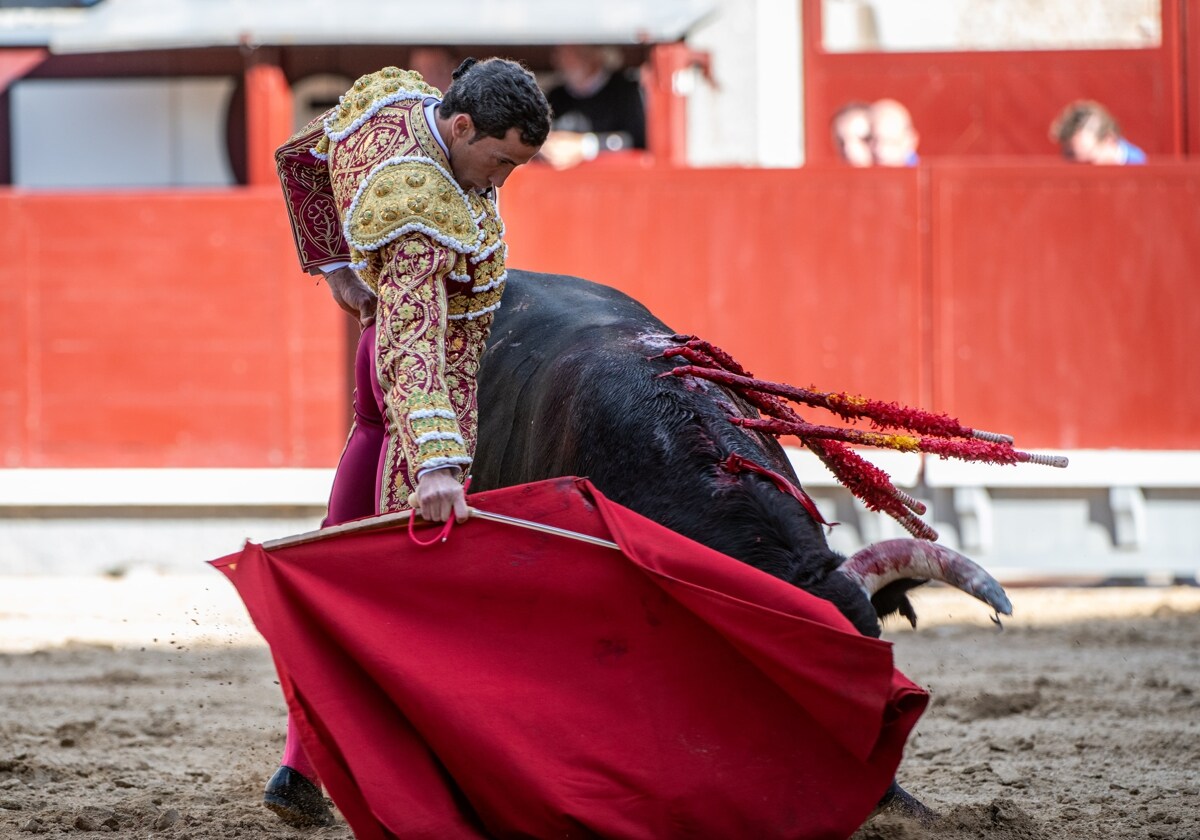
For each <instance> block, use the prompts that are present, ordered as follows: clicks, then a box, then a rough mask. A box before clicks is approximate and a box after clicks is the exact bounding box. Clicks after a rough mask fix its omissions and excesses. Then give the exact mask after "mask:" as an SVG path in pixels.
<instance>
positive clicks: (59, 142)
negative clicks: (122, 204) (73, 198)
mask: <svg viewBox="0 0 1200 840" xmlns="http://www.w3.org/2000/svg"><path fill="white" fill-rule="evenodd" d="M233 87H234V81H233V79H201V78H179V79H96V80H92V79H31V80H27V81H22V82H17V83H16V84H14V85H13V88H12V96H11V106H10V107H11V125H12V143H13V152H12V165H13V183H14V184H15V185H16V186H21V187H44V188H66V189H70V188H93V187H194V186H224V185H228V184H232V183H233V173H232V170H231V169H230V166H229V155H228V153H227V151H226V145H225V115H226V110H227V108H228V103H229V97H230V95H231V93H232V91H233Z"/></svg>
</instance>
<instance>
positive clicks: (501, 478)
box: [472, 270, 1011, 818]
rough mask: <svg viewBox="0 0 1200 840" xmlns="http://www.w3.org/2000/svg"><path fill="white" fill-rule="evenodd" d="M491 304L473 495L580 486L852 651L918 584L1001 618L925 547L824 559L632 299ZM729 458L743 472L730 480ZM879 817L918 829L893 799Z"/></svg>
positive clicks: (783, 467) (808, 517) (559, 294)
mask: <svg viewBox="0 0 1200 840" xmlns="http://www.w3.org/2000/svg"><path fill="white" fill-rule="evenodd" d="M503 303H504V305H503V307H502V308H501V309H500V310H499V312H498V313H497V316H496V320H495V322H494V324H493V326H492V331H491V337H490V340H489V342H488V346H487V349H486V351H485V352H484V354H483V357H482V359H481V364H480V371H479V438H478V444H477V450H476V456H475V460H474V463H473V466H472V487H473V489H476V490H487V489H493V488H497V487H504V486H511V485H515V484H522V483H526V482H532V481H539V480H542V479H547V478H553V477H558V476H569V475H577V476H586V477H587V478H588V479H590V480H591V481H592V483H593V484H594V485H595V486H596V487H597V488H598V489H599V490H600V492H602V493H603V494H604V495H605V496H607V497H608V498H610V499H612V500H613V501H615V502H618V503H620V504H622V505H624V506H626V507H628V508H630V509H632V510H634V511H636V512H637V513H639V514H641V515H643V516H645V517H647V518H649V519H651V520H654V521H655V522H658V523H659V524H661V525H664V526H666V527H667V528H670V529H672V530H674V531H676V532H678V533H680V534H682V535H684V536H686V537H689V538H690V539H692V540H695V541H696V542H699V543H702V544H703V545H706V546H708V547H710V548H712V549H715V550H717V551H719V552H721V553H723V554H726V555H728V556H730V557H733V558H736V559H738V560H740V561H742V562H744V563H748V564H749V565H751V566H753V567H755V568H758V569H760V570H762V571H764V572H767V573H769V574H771V575H774V576H775V577H778V578H781V579H782V580H785V581H787V582H788V583H791V584H793V585H795V586H798V587H800V588H802V589H804V590H806V591H807V592H809V593H811V594H813V595H815V596H817V597H820V598H823V599H826V600H828V601H830V602H831V603H833V604H834V605H835V606H836V607H837V608H838V609H839V610H840V611H841V612H842V614H843V615H845V616H846V618H847V619H849V621H850V622H851V623H852V624H853V625H854V626H855V627H856V628H857V629H858V630H859V632H861V633H863V634H864V635H867V636H872V637H879V636H880V634H881V619H882V618H884V617H886V616H889V615H892V614H894V613H900V614H902V615H904V616H906V617H908V618H909V620H910V621H913V622H914V623H915V618H916V617H915V613H914V611H913V609H912V605H911V604H910V603H909V601H908V597H907V592H908V591H909V590H911V589H912V588H913V587H915V586H918V585H920V584H922V583H924V582H926V581H927V580H929V579H931V578H936V579H940V580H944V581H946V582H948V583H951V584H952V585H955V586H957V587H959V588H962V589H964V590H965V591H967V592H969V593H970V594H972V595H974V596H975V597H978V598H980V599H981V600H983V601H985V602H987V603H988V604H989V605H991V606H992V607H993V608H994V609H996V610H997V611H998V612H1002V613H1005V614H1008V613H1010V612H1011V608H1010V606H1009V602H1008V599H1007V598H1006V596H1005V595H1004V592H1003V590H1002V589H1001V588H1000V586H999V584H998V583H997V582H996V581H995V580H994V579H992V578H991V577H990V576H989V575H987V574H986V573H985V572H983V570H982V569H980V568H979V567H978V566H976V565H975V564H974V563H972V562H971V561H970V560H968V559H967V558H965V557H963V556H962V555H959V554H957V553H955V552H953V551H951V550H950V549H947V548H945V547H943V546H939V545H936V544H934V543H931V542H929V541H927V540H916V539H913V540H890V541H887V542H886V543H881V544H878V545H875V546H870V547H868V548H866V549H864V550H863V551H861V552H859V553H858V554H855V555H854V556H853V557H851V558H849V559H847V558H846V557H843V556H842V555H840V554H838V553H837V552H835V551H833V550H831V549H830V548H829V546H828V544H827V543H826V540H825V535H824V532H823V530H822V523H821V522H820V521H818V520H819V514H816V511H815V508H812V507H811V505H807V506H806V505H805V504H804V503H803V501H804V498H805V497H804V496H803V495H802V494H797V493H787V492H780V486H779V482H778V481H777V480H773V477H774V478H776V479H777V478H778V477H779V476H783V477H785V479H786V481H787V482H789V483H790V484H791V485H793V486H794V487H796V488H799V484H800V482H799V480H798V478H797V477H796V474H795V472H794V471H793V468H792V465H791V463H790V462H789V460H788V457H787V454H786V453H785V452H784V450H783V448H782V447H781V446H780V444H779V442H778V441H777V439H776V438H775V437H773V436H771V435H768V434H764V433H762V432H760V431H758V430H756V429H754V428H747V427H746V426H744V425H738V424H737V422H736V421H738V420H746V419H750V420H753V419H754V418H757V417H758V416H759V413H758V412H757V411H756V409H755V407H754V406H753V405H751V404H750V403H749V402H747V401H746V399H745V398H744V397H743V396H742V395H740V394H739V393H738V392H736V391H735V390H732V389H730V388H728V387H725V386H724V385H722V384H719V383H717V382H712V381H708V380H703V379H697V378H694V377H678V376H671V375H668V374H670V373H671V372H672V371H673V370H674V369H675V368H676V367H677V362H676V361H674V360H672V359H671V358H665V357H664V356H663V351H664V350H668V349H669V348H671V347H672V346H676V345H678V342H679V337H678V336H676V335H675V331H674V330H672V329H670V328H669V327H668V326H667V325H666V324H664V323H663V322H662V321H660V320H659V319H658V318H656V317H655V316H654V315H653V314H651V312H650V311H649V310H647V309H646V308H645V307H644V306H643V305H641V304H640V303H638V302H637V301H635V300H634V299H632V298H630V297H628V296H627V295H625V294H623V293H621V292H619V291H617V290H615V289H612V288H609V287H607V286H603V285H599V284H596V283H591V282H588V281H586V280H581V279H579V278H574V277H565V276H558V275H548V274H538V273H532V272H525V271H519V270H511V271H510V272H509V277H508V286H507V288H506V290H505V293H504V301H503ZM731 420H733V421H735V422H731ZM731 456H734V458H735V462H736V463H743V464H746V463H748V464H751V465H752V468H751V469H748V470H730V469H729V468H728V465H729V464H730V463H731V461H730V458H731ZM814 514H815V515H814ZM889 802H890V803H894V804H895V805H897V806H898V807H900V808H901V809H904V810H907V811H909V812H910V813H913V814H915V815H917V816H921V817H923V818H928V817H930V816H931V812H929V811H928V809H926V808H925V807H924V806H923V805H921V804H920V803H919V802H918V801H917V800H915V799H913V798H912V797H910V796H909V795H908V794H907V793H905V792H904V791H903V790H902V789H900V788H899V786H897V785H893V787H892V789H891V790H890V791H889V792H888V794H887V795H886V796H885V799H884V803H889ZM881 804H882V803H881Z"/></svg>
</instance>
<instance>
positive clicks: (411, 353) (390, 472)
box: [275, 67, 506, 512]
mask: <svg viewBox="0 0 1200 840" xmlns="http://www.w3.org/2000/svg"><path fill="white" fill-rule="evenodd" d="M430 97H435V98H440V93H439V92H438V90H437V89H436V88H433V87H430V86H429V85H427V84H425V82H424V81H422V80H421V77H420V76H419V75H417V74H416V73H412V72H410V71H404V70H399V69H397V68H395V67H387V68H384V69H383V70H380V71H379V72H377V73H372V74H370V75H367V76H363V77H362V78H360V79H359V80H358V81H357V82H355V83H354V87H353V88H352V89H351V90H350V91H348V92H347V93H346V95H345V96H343V97H342V99H341V101H340V103H339V105H338V106H335V107H334V108H333V109H331V110H330V111H329V112H328V113H326V114H325V115H323V116H322V117H321V118H319V119H317V120H314V121H313V122H312V123H310V124H309V125H308V126H306V127H305V128H303V129H301V130H300V131H299V132H297V134H296V135H294V136H293V137H292V138H291V139H290V140H288V142H287V143H285V144H284V145H283V146H282V147H280V148H279V150H278V151H277V152H276V155H275V158H276V164H277V167H278V170H279V177H280V181H281V183H282V185H283V191H284V196H285V197H286V199H287V204H288V211H289V215H290V217H291V222H292V231H293V234H294V236H295V240H296V248H297V252H298V254H299V256H300V262H301V265H302V266H303V267H304V268H305V269H307V270H310V271H313V270H315V269H316V268H317V267H318V266H320V265H323V264H328V263H331V262H336V261H344V260H349V261H350V263H351V266H352V267H353V268H354V269H355V270H356V271H357V272H358V274H359V276H360V277H362V279H363V280H364V281H365V282H366V283H367V284H368V285H369V286H371V288H372V289H374V290H375V291H376V292H377V293H378V295H379V305H378V310H377V314H376V334H377V347H376V357H375V363H376V369H377V371H378V374H379V381H380V384H381V385H382V387H383V391H384V395H385V399H384V402H385V413H386V421H387V425H388V435H387V439H388V443H387V453H386V456H385V459H384V467H383V469H384V471H385V472H384V475H383V481H382V482H381V485H382V491H381V498H380V500H379V503H380V504H379V507H380V511H381V512H386V511H392V510H399V509H403V508H404V507H406V506H407V499H408V494H409V493H410V492H411V491H412V490H413V489H414V488H415V487H416V481H417V478H418V476H419V474H420V473H421V472H422V471H424V470H428V469H434V468H438V467H444V466H457V467H460V468H462V470H463V472H464V473H465V471H466V467H467V465H468V464H470V462H471V456H472V454H473V453H474V449H475V435H476V375H477V373H478V370H479V356H480V353H482V351H483V346H484V342H485V341H486V340H487V335H488V331H489V329H490V328H491V322H492V317H493V315H492V313H493V312H494V311H495V310H496V309H498V308H499V306H500V296H501V293H502V292H503V290H504V281H505V277H506V274H505V270H504V265H505V263H504V260H505V251H506V246H505V244H504V240H503V236H504V226H503V223H502V222H501V220H500V216H499V213H498V212H497V210H496V204H495V201H494V200H493V198H492V197H491V196H490V195H483V194H479V193H475V192H470V193H468V192H464V191H463V190H462V188H460V187H459V186H458V183H457V182H456V181H455V180H454V177H453V175H452V174H451V171H450V162H449V160H447V158H446V155H445V153H444V152H443V151H442V149H441V146H440V145H439V144H438V142H437V140H435V139H434V135H433V133H432V131H431V128H430V125H429V123H428V121H427V120H426V117H425V109H424V102H425V100H426V99H428V98H430Z"/></svg>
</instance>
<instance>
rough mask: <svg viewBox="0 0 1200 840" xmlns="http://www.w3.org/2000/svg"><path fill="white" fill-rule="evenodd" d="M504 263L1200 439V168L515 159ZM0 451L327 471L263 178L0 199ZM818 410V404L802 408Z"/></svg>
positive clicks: (21, 462) (320, 322)
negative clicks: (551, 166)
mask: <svg viewBox="0 0 1200 840" xmlns="http://www.w3.org/2000/svg"><path fill="white" fill-rule="evenodd" d="M510 184H511V186H509V187H506V188H505V191H504V196H503V199H502V205H501V210H502V212H503V213H504V216H505V220H506V223H507V227H508V230H509V242H510V245H511V253H510V256H511V259H510V262H511V264H512V265H516V266H520V267H523V268H530V269H537V270H543V271H555V272H561V273H572V274H579V275H583V276H586V277H589V278H591V279H594V280H599V281H602V282H606V283H609V284H612V285H615V286H617V287H619V288H622V289H624V290H625V291H627V292H629V293H631V294H632V295H634V296H635V297H637V298H638V299H640V300H642V301H643V302H644V303H646V304H647V305H648V306H649V307H650V308H651V309H652V310H653V311H655V312H656V313H657V314H658V315H659V316H660V317H662V318H663V319H664V320H665V321H666V322H667V323H668V324H669V325H670V327H672V328H673V329H676V330H680V331H684V332H692V333H696V334H699V335H702V336H704V337H705V338H707V339H709V340H711V341H713V342H715V343H717V344H719V345H721V346H723V347H725V348H726V349H727V350H729V351H730V352H731V353H733V354H734V356H735V357H737V358H739V359H740V360H741V361H742V362H743V363H744V364H745V365H746V366H747V367H749V368H750V369H751V370H753V371H754V372H755V373H757V374H759V375H762V376H766V377H769V378H773V379H780V380H785V381H790V382H793V383H795V384H798V385H810V384H811V385H816V386H817V387H818V388H823V389H839V390H840V389H844V390H849V391H855V392H861V393H865V394H869V395H871V396H874V397H880V398H886V399H893V400H898V401H903V402H906V403H916V404H920V405H923V406H925V407H928V408H934V409H939V410H945V411H949V412H951V413H954V414H956V415H958V416H960V417H961V419H963V420H964V421H965V422H967V423H968V424H971V425H978V426H980V427H982V428H986V429H992V430H994V431H1003V432H1009V433H1012V434H1015V435H1016V436H1017V438H1018V441H1019V443H1020V444H1021V445H1023V446H1028V447H1030V448H1043V449H1048V450H1053V449H1063V448H1067V449H1069V448H1076V447H1084V448H1107V447H1123V448H1130V449H1160V448H1161V449H1200V429H1198V428H1197V426H1196V424H1195V423H1194V422H1192V421H1193V420H1194V418H1196V417H1198V416H1200V389H1198V388H1196V387H1194V383H1195V380H1196V377H1195V374H1194V372H1193V370H1192V364H1191V360H1190V354H1191V353H1192V352H1193V351H1192V348H1193V346H1194V344H1195V340H1196V336H1197V335H1200V307H1198V306H1197V305H1196V298H1197V294H1198V293H1197V285H1196V283H1197V276H1198V274H1200V271H1198V269H1200V200H1198V199H1200V164H1163V165H1151V166H1147V167H1121V168H1099V167H1081V166H1071V165H1068V164H1061V163H1054V164H1045V165H1030V164H1028V163H1012V164H995V165H988V166H980V165H979V164H978V163H969V164H968V163H966V162H963V161H959V162H953V161H944V162H939V163H937V164H933V165H924V166H921V167H919V168H917V169H906V170H878V169H876V170H863V171H849V170H843V169H840V168H839V169H819V168H809V169H804V170H671V169H667V168H650V169H645V170H640V169H617V168H605V167H595V168H580V169H578V170H574V171H572V172H566V173H555V172H551V171H548V170H542V169H538V168H533V167H530V168H527V169H524V170H521V171H520V172H518V173H517V174H516V175H515V176H514V177H513V179H512V180H511V181H510ZM0 277H2V278H3V282H0V325H3V326H2V329H0V457H2V459H3V461H2V463H3V465H4V466H8V467H52V466H53V467H88V466H96V467H105V466H180V467H201V466H208V467H232V466H260V467H268V466H332V465H333V464H335V463H336V460H337V454H338V452H339V450H340V448H341V443H342V441H343V440H344V439H345V433H346V428H347V425H348V421H349V407H348V395H349V386H348V384H347V377H346V375H345V371H346V367H347V366H346V355H345V330H346V327H347V324H348V319H347V318H345V317H344V316H343V315H342V313H341V312H340V311H339V310H337V309H336V307H335V306H334V305H333V304H332V302H331V301H330V300H329V296H328V293H327V291H326V290H325V289H324V288H323V286H321V285H318V284H317V283H316V282H315V281H314V280H312V279H311V278H308V277H307V276H306V275H304V274H302V273H300V272H299V270H298V269H297V268H296V267H295V259H294V256H293V253H292V246H291V241H290V236H289V234H288V231H287V227H286V221H285V219H284V213H283V209H282V206H281V202H280V200H279V198H278V197H277V194H276V192H275V191H274V190H273V189H263V190H257V189H247V190H231V191H198V192H182V191H171V192H161V193H130V194H124V195H122V194H111V193H110V194H104V195H97V194H48V193H21V192H12V191H0ZM808 416H809V417H810V419H814V420H817V419H823V418H821V414H820V413H819V412H815V411H814V412H810V413H809V414H808Z"/></svg>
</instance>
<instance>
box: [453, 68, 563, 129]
mask: <svg viewBox="0 0 1200 840" xmlns="http://www.w3.org/2000/svg"><path fill="white" fill-rule="evenodd" d="M453 79H454V80H453V81H452V82H451V83H450V87H449V89H448V90H447V91H446V96H445V98H444V99H443V100H442V104H441V106H440V107H439V108H438V115H439V116H442V117H451V116H453V115H455V114H466V115H468V116H469V117H470V118H471V119H472V120H473V121H474V123H475V132H476V134H475V136H476V139H478V138H479V137H496V138H503V137H504V136H505V135H506V134H508V130H509V129H510V128H515V129H517V131H518V133H519V134H520V135H521V142H522V143H524V144H525V145H526V146H540V145H542V144H543V143H545V142H546V135H548V134H549V133H550V104H549V103H548V102H547V101H546V95H545V94H544V93H542V89H541V88H540V87H538V83H537V80H536V79H535V78H534V77H533V74H532V73H530V72H529V70H527V69H526V68H525V67H524V66H523V65H521V64H518V63H517V62H515V61H509V60H508V59H505V58H488V59H485V60H483V61H476V60H475V59H474V58H468V59H467V60H466V61H464V62H463V63H462V64H460V65H459V66H458V69H457V70H455V71H454V76H453Z"/></svg>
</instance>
